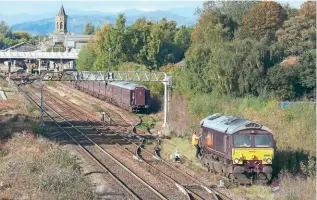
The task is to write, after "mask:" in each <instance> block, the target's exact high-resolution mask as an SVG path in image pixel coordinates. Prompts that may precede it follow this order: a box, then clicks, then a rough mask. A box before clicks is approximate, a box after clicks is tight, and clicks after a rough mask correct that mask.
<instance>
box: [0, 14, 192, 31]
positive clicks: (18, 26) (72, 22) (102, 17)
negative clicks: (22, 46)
mask: <svg viewBox="0 0 317 200" xmlns="http://www.w3.org/2000/svg"><path fill="white" fill-rule="evenodd" d="M195 10H196V9H195V8H174V9H170V10H156V11H142V10H137V9H129V10H125V11H121V12H116V13H102V12H87V11H84V12H82V11H75V10H68V11H66V14H67V15H68V31H69V32H71V33H76V34H81V33H82V32H83V29H84V25H85V23H86V22H88V21H89V22H92V23H93V24H94V25H95V26H100V27H102V25H103V24H104V23H105V22H107V23H110V24H114V23H115V21H116V17H117V15H118V14H120V13H124V14H125V16H126V24H127V25H131V24H133V23H134V22H135V20H137V19H138V18H142V17H146V18H147V19H150V20H152V21H159V20H161V19H162V18H163V17H166V18H167V19H168V20H175V21H176V22H177V25H187V26H191V25H194V24H195V23H196V20H197V16H196V15H194V13H195ZM55 15H56V13H53V12H52V13H44V14H41V15H27V14H22V15H16V16H14V17H13V16H11V17H8V16H0V20H5V21H6V22H7V23H9V24H13V25H12V30H13V31H17V30H23V31H28V32H29V33H30V34H32V35H48V34H50V33H52V32H53V31H54V24H55V23H54V22H55ZM20 18H21V19H20ZM6 19H7V20H6ZM34 19H38V20H34Z"/></svg>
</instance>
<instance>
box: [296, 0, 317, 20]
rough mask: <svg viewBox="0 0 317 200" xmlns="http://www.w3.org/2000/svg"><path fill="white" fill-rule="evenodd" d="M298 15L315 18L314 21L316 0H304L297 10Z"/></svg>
mask: <svg viewBox="0 0 317 200" xmlns="http://www.w3.org/2000/svg"><path fill="white" fill-rule="evenodd" d="M298 15H302V16H305V17H307V18H310V19H313V20H315V23H316V1H306V2H305V3H303V4H302V5H301V7H300V9H299V10H298Z"/></svg>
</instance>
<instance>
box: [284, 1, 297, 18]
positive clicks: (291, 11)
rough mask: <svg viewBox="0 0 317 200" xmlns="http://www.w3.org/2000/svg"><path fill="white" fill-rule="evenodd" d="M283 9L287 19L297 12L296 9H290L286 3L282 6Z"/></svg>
mask: <svg viewBox="0 0 317 200" xmlns="http://www.w3.org/2000/svg"><path fill="white" fill-rule="evenodd" d="M283 8H284V10H285V11H286V14H287V17H288V18H292V17H295V16H296V14H297V12H298V9H297V8H292V7H291V6H290V4H289V3H288V2H287V3H286V4H284V5H283Z"/></svg>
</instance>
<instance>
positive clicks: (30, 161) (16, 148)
mask: <svg viewBox="0 0 317 200" xmlns="http://www.w3.org/2000/svg"><path fill="white" fill-rule="evenodd" d="M1 152H5V153H1V154H0V159H1V162H0V180H1V181H0V199H74V200H75V199H76V200H77V199H95V196H94V194H93V193H92V192H91V185H90V183H88V182H87V181H86V179H85V178H84V175H83V174H81V171H80V166H79V162H78V158H77V157H75V156H72V155H70V154H69V153H68V152H66V151H65V150H62V149H61V148H60V147H59V146H58V145H56V144H54V143H52V142H49V141H47V140H45V139H43V138H35V137H34V136H33V135H32V134H31V135H30V134H15V135H14V136H13V137H12V139H10V140H9V141H8V142H7V143H6V145H5V147H4V148H3V149H2V150H1Z"/></svg>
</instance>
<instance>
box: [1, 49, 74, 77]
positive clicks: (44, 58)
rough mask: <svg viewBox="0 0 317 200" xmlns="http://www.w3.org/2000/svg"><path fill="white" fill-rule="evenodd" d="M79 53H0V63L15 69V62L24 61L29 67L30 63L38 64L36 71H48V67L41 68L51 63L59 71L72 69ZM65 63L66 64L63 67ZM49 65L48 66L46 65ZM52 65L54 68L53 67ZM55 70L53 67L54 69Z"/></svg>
mask: <svg viewBox="0 0 317 200" xmlns="http://www.w3.org/2000/svg"><path fill="white" fill-rule="evenodd" d="M78 55H79V52H78V51H77V52H42V51H32V52H18V51H0V63H1V62H2V63H6V62H8V64H7V67H9V66H12V67H13V68H15V66H16V61H26V62H25V63H29V64H28V65H29V66H30V63H31V61H33V62H34V61H35V62H37V63H38V70H39V73H41V70H44V69H46V70H48V69H49V68H52V67H49V66H43V62H44V63H45V62H46V63H49V62H53V63H55V65H59V66H58V68H59V69H64V68H73V67H74V62H73V61H74V60H76V59H77V58H78ZM65 63H66V64H67V65H66V66H65ZM47 65H49V64H47ZM55 65H54V66H55ZM54 69H55V67H54Z"/></svg>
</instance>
